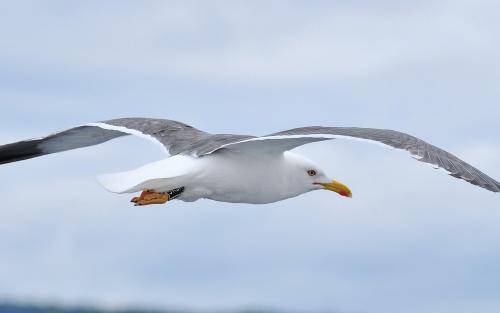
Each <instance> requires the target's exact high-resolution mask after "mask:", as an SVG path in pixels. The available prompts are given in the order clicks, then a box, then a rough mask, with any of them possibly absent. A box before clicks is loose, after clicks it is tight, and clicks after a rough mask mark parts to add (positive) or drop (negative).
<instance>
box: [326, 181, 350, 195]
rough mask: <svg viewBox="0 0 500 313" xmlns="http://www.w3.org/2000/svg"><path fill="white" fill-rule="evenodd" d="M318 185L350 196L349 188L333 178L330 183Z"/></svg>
mask: <svg viewBox="0 0 500 313" xmlns="http://www.w3.org/2000/svg"><path fill="white" fill-rule="evenodd" d="M320 185H322V186H323V187H324V188H325V189H326V190H330V191H335V192H336V193H338V194H339V195H341V196H344V197H349V198H352V192H351V189H349V187H347V186H346V185H344V184H342V183H340V182H338V181H336V180H333V181H332V182H331V183H328V184H320Z"/></svg>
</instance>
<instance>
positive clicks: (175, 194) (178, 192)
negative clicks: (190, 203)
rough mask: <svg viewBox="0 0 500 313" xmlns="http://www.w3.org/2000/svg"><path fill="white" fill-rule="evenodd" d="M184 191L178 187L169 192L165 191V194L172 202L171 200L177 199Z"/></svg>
mask: <svg viewBox="0 0 500 313" xmlns="http://www.w3.org/2000/svg"><path fill="white" fill-rule="evenodd" d="M184 190H185V188H184V187H179V188H175V189H172V190H170V191H167V194H168V196H169V200H173V199H175V198H177V197H179V196H180V195H181V194H182V193H183V192H184Z"/></svg>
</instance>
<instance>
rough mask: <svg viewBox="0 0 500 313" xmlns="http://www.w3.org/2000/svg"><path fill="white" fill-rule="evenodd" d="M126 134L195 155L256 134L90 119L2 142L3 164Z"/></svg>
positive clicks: (158, 122)
mask: <svg viewBox="0 0 500 313" xmlns="http://www.w3.org/2000/svg"><path fill="white" fill-rule="evenodd" d="M127 135H136V136H139V137H143V138H146V139H149V140H151V141H153V142H155V143H157V144H159V145H161V147H162V148H163V149H164V150H165V152H166V153H167V154H168V155H177V154H186V155H191V156H194V157H198V156H201V155H203V154H206V153H207V152H209V151H212V150H214V149H217V148H218V147H220V146H223V145H225V144H228V143H231V142H238V141H242V140H245V139H250V138H253V137H252V136H240V135H225V134H219V135H212V134H209V133H206V132H203V131H200V130H198V129H196V128H194V127H192V126H189V125H186V124H183V123H180V122H176V121H171V120H164V119H150V118H121V119H114V120H108V121H103V122H97V123H90V124H86V125H82V126H78V127H75V128H71V129H68V130H65V131H62V132H59V133H55V134H52V135H49V136H47V137H43V138H38V139H31V140H25V141H20V142H16V143H11V144H7V145H4V146H0V164H5V163H10V162H16V161H21V160H26V159H31V158H34V157H39V156H42V155H46V154H51V153H57V152H63V151H67V150H72V149H78V148H83V147H88V146H93V145H97V144H101V143H104V142H106V141H109V140H111V139H115V138H119V137H122V136H127Z"/></svg>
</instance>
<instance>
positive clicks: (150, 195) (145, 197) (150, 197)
mask: <svg viewBox="0 0 500 313" xmlns="http://www.w3.org/2000/svg"><path fill="white" fill-rule="evenodd" d="M168 200H170V196H169V194H168V193H166V192H156V191H154V190H144V191H143V192H142V193H141V195H140V196H139V197H135V198H133V199H132V200H131V202H133V203H135V205H136V206H140V205H149V204H164V203H166V202H167V201H168Z"/></svg>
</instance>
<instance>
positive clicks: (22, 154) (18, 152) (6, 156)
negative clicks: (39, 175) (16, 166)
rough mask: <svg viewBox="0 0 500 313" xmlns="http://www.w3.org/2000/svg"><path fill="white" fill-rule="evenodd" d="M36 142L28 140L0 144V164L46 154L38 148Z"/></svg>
mask: <svg viewBox="0 0 500 313" xmlns="http://www.w3.org/2000/svg"><path fill="white" fill-rule="evenodd" d="M38 143H39V141H38V140H30V141H20V142H16V143H11V144H7V145H4V146H0V164H7V163H13V162H17V161H23V160H27V159H31V158H36V157H39V156H42V155H44V154H46V153H45V152H43V151H42V150H41V149H40V148H38Z"/></svg>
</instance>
